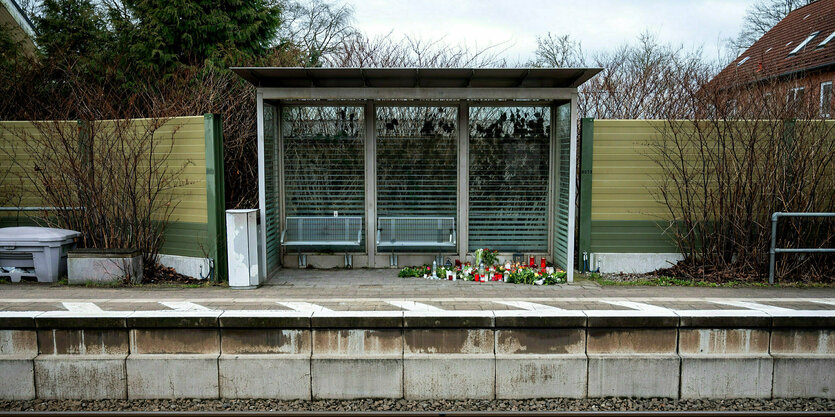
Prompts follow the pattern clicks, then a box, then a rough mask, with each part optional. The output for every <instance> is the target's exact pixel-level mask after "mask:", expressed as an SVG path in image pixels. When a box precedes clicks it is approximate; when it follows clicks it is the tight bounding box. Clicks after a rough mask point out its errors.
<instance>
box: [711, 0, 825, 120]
mask: <svg viewBox="0 0 835 417" xmlns="http://www.w3.org/2000/svg"><path fill="white" fill-rule="evenodd" d="M833 80H835V0H819V1H816V2H814V3H811V4H808V5H806V6H803V7H800V8H798V9H796V10H794V11H792V12H791V13H789V14H788V15H787V16H786V17H785V18H783V20H781V21H780V22H779V23H778V24H777V25H775V26H774V27H773V28H771V30H769V31H768V32H766V33H765V34H764V35H763V36H762V37H761V38H760V39H759V40H757V41H756V42H755V43H754V44H753V45H751V46H750V47H749V48H748V49H747V50H746V51H745V52H744V53H742V54H740V55H739V57H737V58H736V59H735V60H734V61H733V62H731V63H730V64H728V66H727V67H725V68H724V69H723V70H722V71H721V72H720V73H719V74H718V75H717V76H716V77H715V78H714V79H713V81H712V83H716V85H717V86H721V87H722V88H739V87H745V86H750V85H751V84H753V83H759V84H768V85H769V86H770V88H772V89H773V90H774V93H773V94H775V95H777V96H778V97H779V96H781V95H785V97H786V100H787V102H789V103H792V102H793V103H796V104H798V105H802V106H807V107H809V108H812V106H814V107H815V113H818V114H819V115H820V116H821V117H832V115H833V94H832V82H833ZM766 94H767V96H769V95H770V94H769V93H766Z"/></svg>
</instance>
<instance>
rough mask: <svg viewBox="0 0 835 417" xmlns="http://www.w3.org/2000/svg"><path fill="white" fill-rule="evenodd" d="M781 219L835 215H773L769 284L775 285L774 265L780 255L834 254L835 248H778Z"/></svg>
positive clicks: (779, 212) (829, 215) (785, 213)
mask: <svg viewBox="0 0 835 417" xmlns="http://www.w3.org/2000/svg"><path fill="white" fill-rule="evenodd" d="M780 217H835V213H805V212H798V213H795V212H781V211H777V212H774V213H773V214H772V215H771V246H770V247H769V249H768V283H769V284H774V263H775V257H776V255H777V254H778V253H833V252H835V248H778V247H777V221H778V220H780Z"/></svg>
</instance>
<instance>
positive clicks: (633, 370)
mask: <svg viewBox="0 0 835 417" xmlns="http://www.w3.org/2000/svg"><path fill="white" fill-rule="evenodd" d="M588 358H589V380H588V381H589V382H588V384H589V385H588V396H589V397H591V398H601V397H633V398H678V394H679V369H680V368H679V367H680V361H679V357H678V356H676V355H672V354H666V355H664V354H640V355H638V354H633V355H592V354H589V355H588Z"/></svg>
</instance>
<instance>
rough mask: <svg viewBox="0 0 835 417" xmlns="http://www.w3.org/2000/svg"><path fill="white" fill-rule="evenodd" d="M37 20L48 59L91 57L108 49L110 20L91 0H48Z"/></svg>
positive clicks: (39, 44)
mask: <svg viewBox="0 0 835 417" xmlns="http://www.w3.org/2000/svg"><path fill="white" fill-rule="evenodd" d="M34 24H35V27H36V28H37V33H38V38H37V44H38V47H39V48H40V49H41V52H42V53H43V54H44V55H45V56H46V57H47V58H48V59H49V58H59V57H60V58H64V57H76V58H88V59H91V58H95V57H97V56H98V55H99V54H101V53H102V52H104V51H107V50H108V47H107V45H106V44H107V40H108V38H109V34H108V31H107V24H106V21H105V19H104V18H103V16H102V15H101V13H100V12H99V11H98V10H97V9H96V6H95V5H94V4H93V3H92V1H91V0H45V1H44V2H43V9H42V13H41V14H40V15H39V16H38V17H36V18H35V22H34Z"/></svg>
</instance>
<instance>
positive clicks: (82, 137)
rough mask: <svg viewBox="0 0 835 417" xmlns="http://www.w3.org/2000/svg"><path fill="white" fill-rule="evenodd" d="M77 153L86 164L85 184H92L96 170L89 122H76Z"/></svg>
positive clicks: (91, 125) (90, 123)
mask: <svg viewBox="0 0 835 417" xmlns="http://www.w3.org/2000/svg"><path fill="white" fill-rule="evenodd" d="M77 123H78V153H79V155H80V156H81V158H82V161H83V163H84V164H87V183H88V184H91V185H92V184H93V180H95V178H96V169H95V167H94V166H93V124H92V122H90V121H89V120H78V122H77Z"/></svg>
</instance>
